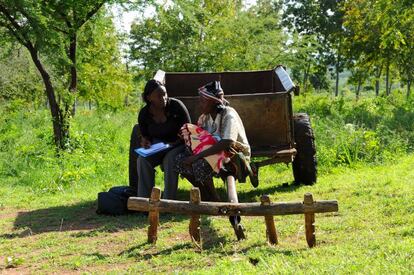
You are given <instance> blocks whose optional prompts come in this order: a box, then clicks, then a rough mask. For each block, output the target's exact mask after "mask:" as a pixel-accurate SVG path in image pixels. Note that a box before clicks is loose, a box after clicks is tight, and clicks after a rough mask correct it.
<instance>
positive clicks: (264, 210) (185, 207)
mask: <svg viewBox="0 0 414 275" xmlns="http://www.w3.org/2000/svg"><path fill="white" fill-rule="evenodd" d="M128 209H130V210H136V211H155V210H157V211H159V212H169V213H177V214H187V215H196V214H198V215H212V216H233V215H241V216H266V215H272V216H278V215H294V214H305V213H325V212H337V211H338V202H337V201H336V200H326V201H315V202H313V204H311V205H308V204H304V203H303V202H278V203H270V204H269V205H263V206H261V204H260V203H258V202H254V203H228V202H200V204H198V205H194V204H190V203H189V202H187V201H176V200H164V199H162V200H160V201H157V202H151V203H149V199H148V198H141V197H130V198H129V199H128Z"/></svg>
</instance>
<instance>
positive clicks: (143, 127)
mask: <svg viewBox="0 0 414 275" xmlns="http://www.w3.org/2000/svg"><path fill="white" fill-rule="evenodd" d="M144 108H145V107H144ZM144 108H142V109H141V111H139V115H138V125H139V129H140V131H141V135H142V137H141V143H140V146H141V147H144V148H149V147H150V146H151V139H150V137H149V133H148V115H147V112H146V110H145V109H144Z"/></svg>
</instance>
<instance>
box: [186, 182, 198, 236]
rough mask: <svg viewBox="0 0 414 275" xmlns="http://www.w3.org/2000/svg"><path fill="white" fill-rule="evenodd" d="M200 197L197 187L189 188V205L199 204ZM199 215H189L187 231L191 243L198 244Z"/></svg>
mask: <svg viewBox="0 0 414 275" xmlns="http://www.w3.org/2000/svg"><path fill="white" fill-rule="evenodd" d="M200 201H201V196H200V189H199V188H197V187H193V188H191V191H190V203H191V204H200ZM200 224H201V222H200V215H191V219H190V225H189V228H188V231H189V232H190V237H191V239H192V240H193V241H195V242H197V243H200V241H201V238H200Z"/></svg>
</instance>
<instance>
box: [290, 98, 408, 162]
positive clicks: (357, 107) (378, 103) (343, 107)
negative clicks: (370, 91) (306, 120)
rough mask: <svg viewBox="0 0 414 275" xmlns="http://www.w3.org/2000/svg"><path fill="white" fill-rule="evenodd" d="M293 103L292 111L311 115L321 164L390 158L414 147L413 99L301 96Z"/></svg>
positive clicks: (375, 160)
mask: <svg viewBox="0 0 414 275" xmlns="http://www.w3.org/2000/svg"><path fill="white" fill-rule="evenodd" d="M294 102H295V109H294V110H295V111H296V112H307V113H309V114H310V116H311V119H312V124H313V127H314V131H315V136H316V145H317V151H318V160H319V164H320V166H322V167H325V168H329V167H333V166H337V165H354V164H356V163H358V162H365V163H378V162H382V161H387V160H393V159H396V158H398V156H399V155H401V154H404V153H407V152H411V151H412V150H413V148H414V110H413V109H412V108H411V107H410V106H413V103H414V102H413V100H408V101H407V100H406V98H405V97H404V96H398V94H395V95H392V96H390V97H376V98H364V99H360V100H358V101H355V99H353V98H347V97H339V98H332V97H330V96H328V95H304V96H299V97H296V98H295V99H294Z"/></svg>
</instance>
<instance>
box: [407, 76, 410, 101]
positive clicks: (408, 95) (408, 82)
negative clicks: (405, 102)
mask: <svg viewBox="0 0 414 275" xmlns="http://www.w3.org/2000/svg"><path fill="white" fill-rule="evenodd" d="M410 90H411V78H410V79H408V81H407V99H409V98H410V94H411V91H410Z"/></svg>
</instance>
